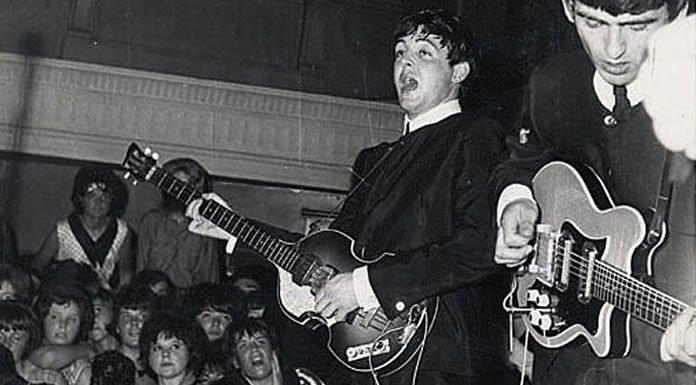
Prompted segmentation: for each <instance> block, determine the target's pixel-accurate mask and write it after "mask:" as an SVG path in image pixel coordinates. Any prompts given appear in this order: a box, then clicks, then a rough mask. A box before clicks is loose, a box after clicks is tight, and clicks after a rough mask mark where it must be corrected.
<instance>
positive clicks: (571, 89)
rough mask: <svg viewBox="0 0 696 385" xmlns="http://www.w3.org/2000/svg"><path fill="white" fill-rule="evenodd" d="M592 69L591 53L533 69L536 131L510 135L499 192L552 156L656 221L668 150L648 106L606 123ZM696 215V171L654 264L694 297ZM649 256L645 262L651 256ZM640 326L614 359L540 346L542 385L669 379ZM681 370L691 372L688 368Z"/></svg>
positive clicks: (674, 207) (649, 332) (661, 283)
mask: <svg viewBox="0 0 696 385" xmlns="http://www.w3.org/2000/svg"><path fill="white" fill-rule="evenodd" d="M593 75H594V67H593V65H592V63H591V62H590V61H589V59H588V58H587V55H586V54H585V53H584V52H575V53H571V54H564V55H559V56H557V57H553V58H551V59H549V60H547V61H546V62H545V63H542V64H541V65H540V66H539V67H538V68H537V69H536V70H535V71H534V73H533V75H532V77H531V79H530V82H529V98H528V99H529V105H528V107H527V111H528V116H527V119H526V122H527V124H528V125H527V126H526V127H525V128H528V129H531V133H530V135H529V137H528V141H527V142H526V143H520V142H519V140H518V138H510V140H508V143H509V145H510V148H511V156H510V159H509V160H508V161H506V162H504V163H503V164H501V165H500V166H499V167H498V168H497V169H496V172H495V177H494V180H495V181H496V191H497V192H498V193H500V192H501V191H502V190H503V188H504V187H505V186H507V185H508V184H509V183H512V182H516V183H524V184H527V185H529V184H530V180H531V177H532V176H533V175H534V173H535V172H536V171H537V170H538V169H539V168H540V167H541V166H542V165H544V164H545V163H547V162H549V161H551V160H564V161H566V162H569V163H571V164H573V165H576V166H579V165H589V166H590V167H592V168H593V169H594V170H595V171H596V172H597V173H598V174H599V175H600V177H601V178H602V179H603V181H604V182H605V184H606V185H607V186H608V188H609V190H610V191H609V192H610V193H611V194H612V196H613V201H614V203H616V204H626V205H630V206H632V207H634V208H636V209H638V211H640V212H641V214H642V215H643V217H644V219H645V220H646V222H649V221H650V219H651V217H652V214H651V207H654V206H655V199H656V194H657V191H658V189H659V186H660V179H661V175H662V169H663V164H664V157H665V154H666V151H665V149H664V148H663V147H662V145H661V144H660V143H659V142H658V140H657V138H656V137H655V135H654V132H653V129H652V122H651V120H650V117H649V116H648V115H647V113H646V112H645V109H644V108H643V106H642V104H638V105H636V106H634V107H632V108H631V110H630V111H629V113H628V116H627V117H626V120H624V121H621V122H619V123H618V124H616V125H606V124H605V117H606V116H607V115H609V114H610V113H611V111H609V110H607V109H606V108H605V107H604V106H602V104H601V103H600V102H599V100H598V98H597V96H596V94H595V91H594V88H593V80H592V77H593ZM692 174H693V173H692ZM694 215H695V211H694V179H693V175H692V177H691V178H690V179H689V180H687V181H684V182H680V183H678V184H676V185H675V189H674V194H673V197H672V203H671V209H670V212H669V220H668V223H667V226H668V232H667V234H668V238H667V240H666V243H665V244H664V245H663V246H662V247H661V249H659V252H658V253H657V254H656V256H655V258H654V260H653V266H652V267H653V268H654V275H655V281H656V284H657V287H658V288H659V289H661V290H664V291H667V292H668V293H670V294H672V295H675V296H677V297H680V298H682V299H683V300H685V301H687V302H689V303H692V302H693V300H694V298H695V296H696V287H695V285H694V282H696V279H695V278H696V229H694V225H695V221H694ZM542 216H543V213H542ZM636 262H637V261H636ZM642 262H643V265H645V264H646V262H647V261H642ZM634 268H638V266H634ZM640 268H642V269H645V266H640ZM633 331H634V332H633V334H632V340H633V341H632V352H631V354H630V356H629V357H628V358H626V359H621V360H615V361H611V363H610V364H609V362H610V361H606V360H605V361H597V360H595V358H594V356H593V354H592V353H591V352H590V351H589V349H588V348H587V346H581V347H579V348H577V349H573V348H565V349H556V350H546V349H542V350H540V351H538V352H537V354H536V356H535V383H537V382H538V383H539V384H549V385H550V384H553V385H562V384H569V385H570V384H574V383H575V379H576V377H578V375H582V374H580V373H581V372H583V371H585V370H587V369H588V367H589V366H590V365H592V366H596V365H607V366H606V367H605V368H609V367H611V368H612V369H611V370H607V371H606V372H604V374H603V375H606V376H609V377H606V378H605V380H607V381H610V382H611V383H619V381H625V382H621V383H627V384H628V383H630V384H658V383H660V384H667V383H670V382H668V380H667V378H672V377H671V376H673V375H674V373H672V374H670V373H669V370H670V369H669V368H670V366H668V365H665V364H663V363H662V362H661V361H660V359H659V350H658V349H659V345H658V343H659V337H660V332H659V331H658V330H656V329H653V328H650V327H647V326H645V325H644V324H642V323H640V322H638V321H636V322H634V323H633ZM680 371H681V374H684V373H686V372H687V371H685V370H683V368H682V369H680ZM595 372H597V373H601V371H597V370H595Z"/></svg>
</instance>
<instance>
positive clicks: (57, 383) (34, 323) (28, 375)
mask: <svg viewBox="0 0 696 385" xmlns="http://www.w3.org/2000/svg"><path fill="white" fill-rule="evenodd" d="M40 343H41V329H40V326H39V320H38V319H37V318H36V316H35V315H34V313H33V312H32V311H31V310H29V308H28V307H26V306H24V305H22V304H20V303H18V302H15V301H0V345H3V346H5V347H6V348H8V349H9V350H10V352H12V357H13V359H14V363H15V368H16V370H17V373H18V374H19V376H20V377H22V378H23V379H24V380H25V381H27V382H29V383H30V384H49V385H66V381H65V378H64V377H63V375H62V374H61V373H60V372H59V371H57V370H53V369H44V368H40V367H38V366H36V365H34V364H33V363H32V362H31V360H29V354H30V353H31V352H32V351H33V350H34V349H36V347H38V346H39V344H40Z"/></svg>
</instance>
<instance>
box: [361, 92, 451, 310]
mask: <svg viewBox="0 0 696 385" xmlns="http://www.w3.org/2000/svg"><path fill="white" fill-rule="evenodd" d="M460 112H462V107H461V106H460V105H459V100H458V99H454V100H450V101H447V102H444V103H442V104H439V105H437V106H435V107H433V108H431V109H430V110H428V111H426V112H424V113H422V114H420V115H418V116H416V117H415V118H413V119H411V118H409V117H408V115H404V130H403V134H404V135H408V134H410V133H412V132H414V131H416V130H418V129H419V128H421V127H425V126H428V125H431V124H435V123H438V122H441V121H443V120H445V119H447V118H449V117H450V116H452V115H454V114H458V113H460ZM353 293H354V294H355V298H356V299H357V300H358V305H359V306H360V307H361V308H363V309H364V310H369V309H373V308H376V307H379V306H380V303H379V300H378V299H377V296H376V295H375V292H374V290H373V289H372V285H371V284H370V277H369V274H368V271H367V266H361V267H359V268H357V269H355V270H353Z"/></svg>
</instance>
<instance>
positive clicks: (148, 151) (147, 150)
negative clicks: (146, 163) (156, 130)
mask: <svg viewBox="0 0 696 385" xmlns="http://www.w3.org/2000/svg"><path fill="white" fill-rule="evenodd" d="M143 153H145V155H147V156H150V154H152V149H151V148H150V147H145V149H144V150H143Z"/></svg>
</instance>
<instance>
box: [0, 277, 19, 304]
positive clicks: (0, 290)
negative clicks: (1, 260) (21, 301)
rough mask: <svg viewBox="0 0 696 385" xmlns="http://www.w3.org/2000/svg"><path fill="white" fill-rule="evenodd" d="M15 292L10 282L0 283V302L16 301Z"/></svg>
mask: <svg viewBox="0 0 696 385" xmlns="http://www.w3.org/2000/svg"><path fill="white" fill-rule="evenodd" d="M16 299H17V290H16V289H15V287H14V285H13V284H12V282H10V281H2V282H0V301H1V300H16Z"/></svg>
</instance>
